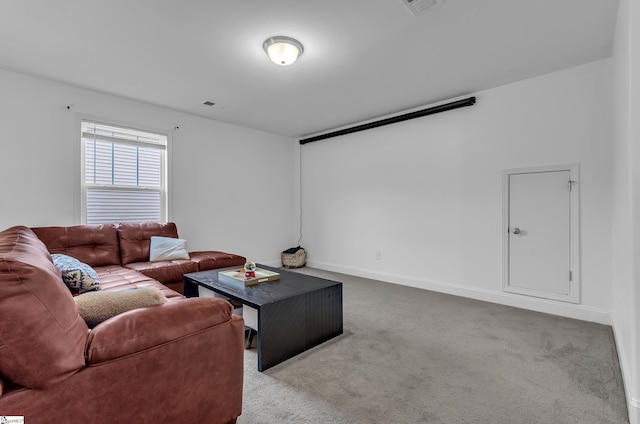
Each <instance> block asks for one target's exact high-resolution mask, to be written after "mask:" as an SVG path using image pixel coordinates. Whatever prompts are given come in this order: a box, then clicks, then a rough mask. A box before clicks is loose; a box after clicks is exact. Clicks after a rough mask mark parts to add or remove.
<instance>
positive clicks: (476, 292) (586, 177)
mask: <svg viewBox="0 0 640 424" xmlns="http://www.w3.org/2000/svg"><path fill="white" fill-rule="evenodd" d="M611 87H612V82H611V61H610V60H604V61H598V62H594V63H591V64H587V65H584V66H580V67H577V68H572V69H569V70H565V71H561V72H556V73H553V74H549V75H545V76H542V77H538V78H533V79H529V80H525V81H521V82H517V83H513V84H510V85H506V86H502V87H499V88H496V89H491V90H488V91H483V92H479V93H475V94H474V95H475V96H476V97H477V104H476V105H474V106H472V107H467V108H463V109H458V110H455V111H450V112H445V113H441V114H438V115H432V116H428V117H423V118H418V119H414V120H411V121H406V122H403V123H398V124H393V125H389V126H385V127H380V128H377V129H374V130H368V131H364V132H359V133H354V134H350V135H347V136H341V137H337V138H332V139H328V140H325V141H318V142H314V143H310V144H306V145H304V146H302V151H303V153H302V180H303V183H302V185H303V194H302V197H303V228H304V230H303V231H304V236H303V240H302V245H303V246H304V247H305V248H306V249H307V250H308V259H309V263H310V265H312V266H316V267H319V268H324V269H330V270H334V271H339V272H345V273H349V274H356V275H361V276H368V277H372V278H378V279H381V280H385V281H390V282H396V283H401V284H409V285H414V286H417V287H422V288H427V289H432V290H438V291H443V292H448V293H453V294H458V295H463V296H469V297H474V298H479V299H484V300H490V301H494V302H500V303H505V304H510V305H514V306H521V307H526V308H530V309H534V310H539V311H544V312H551V313H556V314H561V315H566V316H570V317H576V318H581V319H586V320H592V321H597V322H604V323H609V322H610V308H611V283H610V281H611V254H610V249H611V236H610V234H611V212H610V202H611V134H612V115H611V97H612V95H611V90H612V88H611ZM567 163H579V164H580V167H581V168H580V171H581V178H580V193H581V236H582V302H581V304H580V305H571V304H568V303H564V302H554V301H544V300H540V299H535V298H531V297H526V296H518V295H512V294H507V293H503V292H502V274H501V272H502V268H501V267H502V209H501V208H502V191H501V190H502V180H501V176H502V174H501V173H502V170H503V169H507V168H519V167H529V166H542V165H556V164H567ZM377 251H380V252H381V254H382V259H381V260H376V252H377Z"/></svg>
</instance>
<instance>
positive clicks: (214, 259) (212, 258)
mask: <svg viewBox="0 0 640 424" xmlns="http://www.w3.org/2000/svg"><path fill="white" fill-rule="evenodd" d="M190 256H191V261H193V262H194V263H196V264H197V265H198V269H197V271H208V270H210V269H219V268H227V267H230V266H238V265H244V264H245V262H246V261H247V258H245V257H244V256H239V255H234V254H233V253H225V252H217V251H201V252H191V253H190Z"/></svg>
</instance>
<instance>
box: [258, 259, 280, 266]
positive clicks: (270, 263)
mask: <svg viewBox="0 0 640 424" xmlns="http://www.w3.org/2000/svg"><path fill="white" fill-rule="evenodd" d="M257 263H260V264H262V265H266V266H272V267H274V268H280V267H281V266H282V260H280V259H274V260H272V261H257Z"/></svg>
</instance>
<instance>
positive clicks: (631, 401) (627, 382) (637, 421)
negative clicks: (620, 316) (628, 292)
mask: <svg viewBox="0 0 640 424" xmlns="http://www.w3.org/2000/svg"><path fill="white" fill-rule="evenodd" d="M615 324H616V323H615V318H614V322H613V338H614V339H615V341H616V346H617V350H618V362H619V363H620V372H621V373H622V382H623V383H624V392H625V394H626V395H627V409H628V410H629V424H640V400H639V399H636V398H634V397H633V396H632V395H631V393H633V391H632V387H631V386H632V385H633V374H632V370H631V366H632V365H631V361H630V359H631V358H630V357H629V355H627V352H626V351H625V350H624V349H621V346H622V344H621V343H620V334H619V333H618V330H617V328H618V326H616V325H615Z"/></svg>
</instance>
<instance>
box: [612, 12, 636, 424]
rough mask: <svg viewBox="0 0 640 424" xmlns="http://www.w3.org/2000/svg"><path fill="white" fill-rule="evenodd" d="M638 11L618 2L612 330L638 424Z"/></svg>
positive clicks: (633, 418)
mask: <svg viewBox="0 0 640 424" xmlns="http://www.w3.org/2000/svg"><path fill="white" fill-rule="evenodd" d="M638 31H640V7H638V5H637V3H636V4H633V3H632V2H631V1H630V0H621V1H620V6H619V11H618V22H617V26H616V38H615V44H614V53H613V69H614V81H615V86H614V111H615V115H614V116H615V133H614V134H615V136H614V143H613V150H614V157H613V160H614V166H613V169H614V173H613V202H612V207H613V231H612V234H613V246H612V247H613V249H612V257H613V277H612V283H613V302H612V318H613V328H614V333H615V336H616V343H617V346H618V354H619V358H620V365H621V368H622V373H623V377H624V382H625V389H626V394H627V399H628V406H629V418H630V422H631V424H639V423H640V364H639V363H638V361H639V359H638V356H639V355H640V334H639V333H640V325H639V324H638V320H640V289H638V286H637V280H638V276H639V275H640V269H639V267H640V260H639V259H638V254H639V253H640V234H639V231H640V220H639V211H640V193H639V188H640V146H639V145H638V142H639V140H640V122H639V121H638V119H637V117H638V115H639V113H640V74H639V73H640V51H639V48H640V40H639V39H638Z"/></svg>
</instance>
